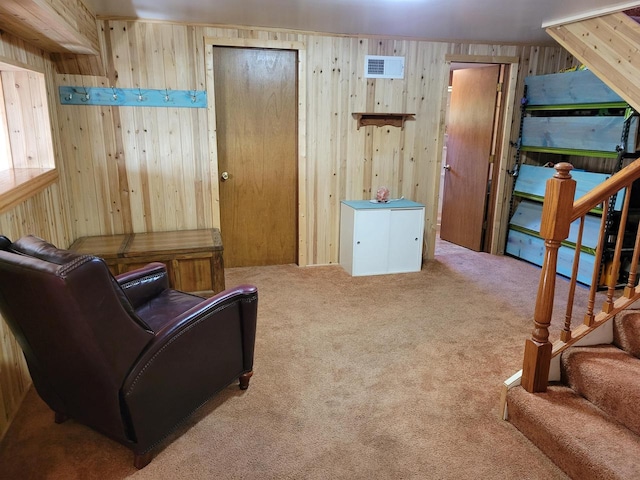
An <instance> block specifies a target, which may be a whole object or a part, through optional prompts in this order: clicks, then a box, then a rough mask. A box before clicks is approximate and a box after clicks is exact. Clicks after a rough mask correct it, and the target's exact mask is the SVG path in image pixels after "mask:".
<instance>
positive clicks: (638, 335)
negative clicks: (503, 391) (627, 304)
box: [507, 312, 640, 480]
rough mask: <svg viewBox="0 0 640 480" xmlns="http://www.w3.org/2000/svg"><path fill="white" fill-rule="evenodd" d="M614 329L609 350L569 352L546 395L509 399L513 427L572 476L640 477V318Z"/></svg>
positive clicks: (620, 321) (515, 392)
mask: <svg viewBox="0 0 640 480" xmlns="http://www.w3.org/2000/svg"><path fill="white" fill-rule="evenodd" d="M613 328H614V343H613V344H611V345H608V344H606V345H596V346H588V347H571V348H569V349H567V350H566V351H564V352H563V353H562V355H561V362H560V363H561V374H562V378H561V382H557V383H553V384H551V385H549V386H548V388H547V391H546V392H544V393H534V394H532V393H529V392H527V391H525V390H524V389H523V388H522V387H516V388H513V389H511V390H510V391H509V393H508V396H507V404H508V409H509V421H510V422H511V423H512V424H513V425H514V426H515V427H516V428H517V429H518V430H520V431H521V432H522V433H523V434H524V435H525V436H526V437H527V438H529V439H530V440H531V441H532V442H533V443H534V444H535V445H536V446H537V447H538V448H539V449H540V450H542V451H543V452H544V453H545V454H546V455H547V456H548V457H549V458H550V459H551V460H553V462H554V463H555V464H556V465H558V466H559V467H560V468H561V469H562V470H563V471H564V472H565V473H567V475H569V476H570V477H571V478H576V479H584V480H589V479H611V480H613V479H620V480H622V479H631V478H640V462H638V458H640V436H639V435H640V414H638V405H640V358H638V357H637V355H640V349H639V348H637V345H638V343H639V340H638V339H640V313H635V312H634V313H628V314H625V315H619V316H618V317H617V318H616V320H615V321H614V325H613Z"/></svg>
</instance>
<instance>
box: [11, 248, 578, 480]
mask: <svg viewBox="0 0 640 480" xmlns="http://www.w3.org/2000/svg"><path fill="white" fill-rule="evenodd" d="M539 272H540V270H539V269H538V268H537V267H534V266H531V265H528V264H526V263H523V262H522V261H519V260H516V259H513V258H509V257H499V256H491V255H487V254H478V253H474V252H470V251H469V250H465V249H463V248H460V247H457V246H455V245H451V244H448V243H446V242H439V244H438V248H437V250H436V259H435V260H433V261H430V262H427V263H426V264H425V265H424V266H423V269H422V271H421V272H419V273H409V274H401V275H385V276H374V277H350V276H349V275H348V274H347V273H346V272H345V271H344V270H343V269H342V268H341V267H340V266H337V265H335V266H324V267H308V268H299V267H297V266H294V265H285V266H273V267H251V268H236V269H227V272H226V282H227V285H229V286H231V285H235V284H238V283H253V284H255V285H257V286H258V289H259V296H260V300H259V309H258V337H257V343H256V358H255V375H254V377H253V378H252V380H251V385H250V387H249V389H248V390H247V391H245V392H241V391H240V390H239V389H238V388H237V386H231V387H229V388H227V389H226V390H225V391H223V392H222V393H221V394H220V395H219V396H218V397H216V398H215V399H214V400H213V401H211V402H210V403H208V404H207V405H205V406H204V407H203V408H202V409H201V410H200V411H199V412H197V413H196V415H194V417H193V418H192V419H191V420H190V421H189V422H188V424H186V425H184V426H183V427H181V428H180V429H179V430H178V431H177V432H176V433H175V434H174V435H173V436H172V437H171V438H170V439H169V440H168V441H167V442H165V443H164V444H163V445H162V446H161V448H160V449H159V451H158V453H157V456H156V457H155V459H154V460H153V461H152V462H151V464H149V466H147V467H146V468H144V469H143V470H140V471H136V470H135V469H134V468H133V466H132V454H131V453H130V452H129V450H127V449H126V448H124V447H122V446H120V445H119V444H116V443H114V442H112V441H110V440H108V439H105V438H104V437H102V436H100V435H98V434H96V433H94V432H92V431H91V430H89V429H88V428H86V427H83V426H81V425H78V424H76V423H75V422H73V421H68V422H66V423H64V424H62V425H56V424H54V423H53V415H52V413H51V412H50V411H49V410H48V409H47V408H46V406H45V405H44V404H43V403H42V401H41V400H40V399H39V398H38V397H37V395H36V394H35V392H34V391H33V389H32V390H31V391H30V392H29V393H28V395H27V397H26V399H25V401H24V404H23V406H22V408H21V410H20V411H19V413H18V415H17V417H16V419H15V420H14V422H13V424H12V426H11V428H10V430H9V432H8V433H7V435H6V437H5V438H4V440H3V441H2V443H0V478H2V479H5V478H11V479H14V478H15V479H18V478H20V479H28V478H43V479H44V478H46V479H65V480H69V479H92V478H96V479H102V480H106V479H120V478H135V479H182V478H185V479H186V478H189V479H260V480H262V479H265V480H267V479H322V480H325V479H565V478H566V477H565V476H564V474H563V473H562V472H561V471H560V470H559V469H558V468H557V467H555V465H553V464H552V463H551V462H550V461H549V460H548V459H547V457H545V456H544V455H542V454H541V453H540V452H539V451H538V450H537V449H536V448H535V447H533V446H532V445H531V444H530V443H529V441H528V440H526V439H525V437H524V436H523V435H522V434H521V433H520V432H518V431H517V430H516V429H515V428H514V427H513V426H512V425H510V424H509V423H507V422H504V421H502V420H500V418H499V398H500V387H501V384H502V382H503V381H504V380H505V379H506V378H507V377H509V376H510V375H511V374H513V373H514V372H515V371H517V370H518V369H519V368H520V367H521V362H522V349H523V345H524V340H525V338H526V337H527V336H528V335H529V333H530V331H531V328H532V326H531V318H532V315H533V305H534V302H535V292H536V289H537V283H538V277H539ZM565 283H566V282H563V281H560V290H563V289H564V291H566V285H565ZM578 290H579V292H578V297H579V298H580V296H581V295H583V294H585V295H586V293H585V292H586V290H585V291H584V292H583V290H584V289H582V288H579V289H578ZM581 301H582V300H580V299H579V300H578V303H580V302H581ZM555 317H558V318H563V312H559V313H558V312H556V313H555V314H554V318H555ZM556 323H557V321H556V320H554V326H553V330H554V331H558V330H559V328H560V327H559V323H557V324H556Z"/></svg>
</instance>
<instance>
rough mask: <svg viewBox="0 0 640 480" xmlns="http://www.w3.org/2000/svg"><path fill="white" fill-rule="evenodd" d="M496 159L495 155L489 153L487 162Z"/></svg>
mask: <svg viewBox="0 0 640 480" xmlns="http://www.w3.org/2000/svg"><path fill="white" fill-rule="evenodd" d="M495 161H496V156H495V155H489V163H493V162H495Z"/></svg>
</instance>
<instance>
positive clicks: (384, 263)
mask: <svg viewBox="0 0 640 480" xmlns="http://www.w3.org/2000/svg"><path fill="white" fill-rule="evenodd" d="M423 234H424V205H422V204H420V203H416V202H412V201H410V200H396V201H391V202H388V203H377V202H375V203H374V202H370V201H368V200H349V201H347V200H344V201H342V203H341V205H340V265H342V267H343V268H344V269H345V270H346V271H347V272H349V273H350V274H351V275H353V276H360V275H380V274H384V273H403V272H418V271H420V268H421V266H422V238H423Z"/></svg>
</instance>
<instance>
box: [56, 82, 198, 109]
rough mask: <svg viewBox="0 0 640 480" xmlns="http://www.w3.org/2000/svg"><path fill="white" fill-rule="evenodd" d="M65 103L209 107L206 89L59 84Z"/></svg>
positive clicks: (61, 101)
mask: <svg viewBox="0 0 640 480" xmlns="http://www.w3.org/2000/svg"><path fill="white" fill-rule="evenodd" d="M58 93H59V96H60V103H61V104H62V105H112V106H118V107H176V108H206V107H207V92H206V91H205V90H170V89H168V88H165V89H162V90H158V89H143V88H140V87H138V88H115V87H108V88H104V87H84V86H83V87H73V86H61V87H58Z"/></svg>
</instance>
